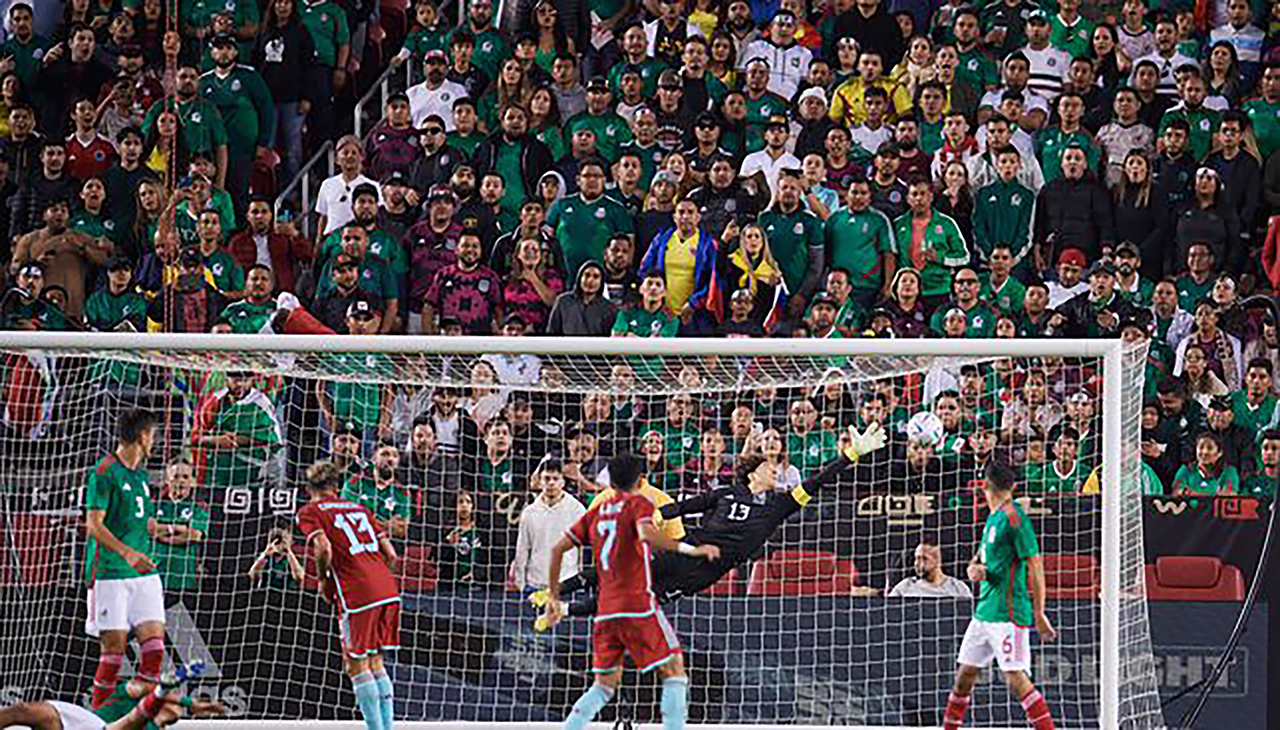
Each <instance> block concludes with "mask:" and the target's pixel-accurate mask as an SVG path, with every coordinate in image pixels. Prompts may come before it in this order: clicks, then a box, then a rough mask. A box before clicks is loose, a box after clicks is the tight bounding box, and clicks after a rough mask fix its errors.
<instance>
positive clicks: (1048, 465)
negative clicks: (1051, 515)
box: [1027, 424, 1089, 494]
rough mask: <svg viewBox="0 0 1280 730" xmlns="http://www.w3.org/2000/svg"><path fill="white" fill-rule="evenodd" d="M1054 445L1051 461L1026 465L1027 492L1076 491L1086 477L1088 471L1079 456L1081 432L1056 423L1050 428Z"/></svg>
mask: <svg viewBox="0 0 1280 730" xmlns="http://www.w3.org/2000/svg"><path fill="white" fill-rule="evenodd" d="M1049 443H1051V444H1053V460H1052V461H1046V462H1044V463H1040V464H1028V465H1027V491H1028V492H1030V493H1033V494H1034V493H1039V494H1076V493H1078V492H1079V491H1080V490H1081V488H1082V487H1084V481H1085V479H1086V478H1087V477H1088V476H1089V470H1088V469H1086V468H1085V467H1084V465H1083V464H1082V463H1081V461H1080V459H1079V458H1078V454H1079V444H1080V434H1079V433H1078V432H1077V431H1076V430H1075V428H1073V427H1071V426H1068V425H1065V424H1059V425H1057V426H1054V427H1053V428H1052V429H1051V430H1050V431H1049Z"/></svg>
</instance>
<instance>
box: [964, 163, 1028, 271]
mask: <svg viewBox="0 0 1280 730" xmlns="http://www.w3.org/2000/svg"><path fill="white" fill-rule="evenodd" d="M1035 209H1036V194H1035V193H1033V192H1031V190H1029V189H1028V188H1026V187H1024V186H1022V185H1020V184H1019V183H1018V182H1017V181H1013V182H1005V181H1003V180H997V181H995V182H993V183H991V184H990V185H987V186H986V187H984V188H982V189H981V190H979V191H977V192H976V193H974V196H973V245H974V248H975V249H976V251H977V254H978V258H980V259H982V260H983V261H986V260H987V258H988V257H990V256H991V250H992V249H993V248H995V245H996V244H997V243H1007V244H1009V246H1010V248H1011V250H1012V251H1013V260H1014V263H1017V262H1018V261H1021V260H1022V258H1023V257H1024V256H1026V255H1027V252H1028V251H1029V250H1031V228H1032V225H1031V224H1032V219H1033V218H1034V216H1035Z"/></svg>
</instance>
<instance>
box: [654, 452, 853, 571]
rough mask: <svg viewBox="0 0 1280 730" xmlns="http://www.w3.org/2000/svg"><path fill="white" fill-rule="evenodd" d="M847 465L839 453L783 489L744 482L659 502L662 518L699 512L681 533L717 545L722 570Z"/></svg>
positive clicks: (754, 549)
mask: <svg viewBox="0 0 1280 730" xmlns="http://www.w3.org/2000/svg"><path fill="white" fill-rule="evenodd" d="M848 466H849V460H848V459H846V458H845V457H844V456H839V457H837V458H836V459H834V460H832V461H831V462H828V463H827V464H826V465H825V466H823V467H822V469H821V470H820V471H819V472H818V473H817V474H816V475H815V476H814V477H813V478H812V479H809V480H808V481H806V482H805V483H804V484H803V485H801V486H799V487H796V488H795V489H792V490H791V491H788V492H783V491H772V492H761V493H759V494H752V492H751V490H750V489H749V488H748V487H747V486H746V485H745V484H735V485H733V486H732V487H721V488H719V489H713V490H711V491H710V492H707V493H705V494H700V495H698V496H696V497H690V498H689V499H685V500H681V501H680V502H676V503H674V504H669V505H667V506H665V507H663V508H662V516H663V517H664V518H666V519H672V518H674V517H680V516H684V515H691V514H702V515H704V517H703V520H702V525H701V526H700V527H699V528H698V529H696V530H693V531H692V532H690V533H689V534H688V535H687V536H686V537H685V542H689V543H692V544H696V545H702V544H708V545H715V546H716V547H719V548H720V560H719V561H717V564H718V565H719V566H721V567H722V568H723V569H724V570H725V571H727V570H728V569H730V568H732V567H733V566H735V565H737V564H739V563H741V562H743V561H745V560H747V559H749V558H751V557H753V556H754V555H755V554H756V553H757V552H759V550H760V548H761V547H763V546H764V544H765V543H766V542H768V540H769V538H770V537H771V536H772V535H773V531H774V530H776V529H777V528H778V526H779V525H781V524H782V523H783V522H785V521H786V519H787V518H788V517H790V516H791V515H793V514H795V513H796V512H797V511H799V510H800V508H801V507H804V506H805V504H807V503H808V502H809V498H810V497H811V496H812V495H813V494H815V493H816V492H817V491H818V490H819V489H821V488H822V487H823V486H824V485H825V484H827V483H828V482H830V481H832V480H834V479H835V478H836V476H837V475H839V473H840V472H841V471H844V469H846V468H847V467H848Z"/></svg>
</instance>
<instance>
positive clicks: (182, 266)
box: [147, 248, 227, 334]
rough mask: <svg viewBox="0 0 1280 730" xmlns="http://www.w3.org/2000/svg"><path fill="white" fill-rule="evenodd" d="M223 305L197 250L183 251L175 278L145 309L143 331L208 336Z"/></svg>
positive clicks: (164, 286)
mask: <svg viewBox="0 0 1280 730" xmlns="http://www.w3.org/2000/svg"><path fill="white" fill-rule="evenodd" d="M226 304H227V299H226V297H224V296H222V293H221V292H219V291H218V288H217V287H216V286H214V285H213V282H212V277H211V273H210V272H209V271H208V269H207V268H206V267H205V265H204V257H203V256H201V255H200V250H199V249H196V248H190V249H187V250H185V251H183V252H182V254H181V256H180V257H179V259H178V270H177V275H176V276H174V277H173V278H172V280H171V281H166V282H165V283H164V285H163V286H162V287H161V288H160V291H159V293H158V294H157V295H156V297H155V298H154V299H153V300H152V301H151V304H150V306H149V307H148V308H147V331H148V332H187V333H197V334H198V333H204V332H209V331H210V330H212V329H213V326H214V324H216V323H217V321H218V317H219V316H220V315H221V314H222V311H223V310H224V309H226Z"/></svg>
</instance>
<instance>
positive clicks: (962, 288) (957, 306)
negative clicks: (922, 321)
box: [929, 267, 1000, 338]
mask: <svg viewBox="0 0 1280 730" xmlns="http://www.w3.org/2000/svg"><path fill="white" fill-rule="evenodd" d="M981 287H982V282H981V280H980V279H979V278H978V272H977V271H975V270H973V269H971V268H968V267H965V268H962V269H957V270H956V274H955V279H954V280H953V292H954V298H953V299H952V300H951V301H950V302H948V303H947V304H944V305H942V306H940V307H938V308H937V309H936V310H934V313H933V317H932V318H930V320H929V328H930V329H931V330H933V331H934V332H935V333H936V334H939V335H941V334H943V326H942V325H943V315H944V314H948V315H949V314H950V313H951V312H953V311H955V310H959V311H960V313H961V314H963V315H964V318H965V329H964V336H965V337H978V338H990V337H993V336H994V335H995V329H996V319H998V318H999V316H1000V315H999V313H997V312H996V310H995V308H994V307H992V306H991V304H989V303H987V302H985V301H983V300H982V299H980V298H979V294H980V293H981V291H982V289H981Z"/></svg>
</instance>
